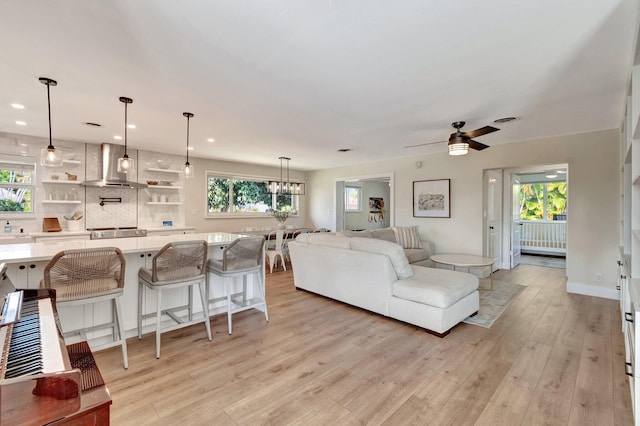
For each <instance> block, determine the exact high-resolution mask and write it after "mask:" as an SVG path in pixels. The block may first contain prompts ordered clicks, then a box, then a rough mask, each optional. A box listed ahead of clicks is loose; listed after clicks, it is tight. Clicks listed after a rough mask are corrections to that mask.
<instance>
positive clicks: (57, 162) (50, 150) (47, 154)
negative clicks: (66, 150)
mask: <svg viewBox="0 0 640 426" xmlns="http://www.w3.org/2000/svg"><path fill="white" fill-rule="evenodd" d="M38 80H39V81H40V83H42V84H44V85H46V86H47V110H48V112H49V146H48V147H46V148H44V149H42V150H41V151H40V165H42V166H49V167H59V166H62V151H60V150H59V149H56V148H55V147H54V146H53V138H52V137H51V93H50V89H51V86H57V85H58V82H57V81H55V80H52V79H50V78H47V77H40V78H39V79H38Z"/></svg>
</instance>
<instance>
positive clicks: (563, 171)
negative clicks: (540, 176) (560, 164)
mask: <svg viewBox="0 0 640 426" xmlns="http://www.w3.org/2000/svg"><path fill="white" fill-rule="evenodd" d="M557 172H558V173H560V174H563V175H566V174H567V171H566V170H558V171H557Z"/></svg>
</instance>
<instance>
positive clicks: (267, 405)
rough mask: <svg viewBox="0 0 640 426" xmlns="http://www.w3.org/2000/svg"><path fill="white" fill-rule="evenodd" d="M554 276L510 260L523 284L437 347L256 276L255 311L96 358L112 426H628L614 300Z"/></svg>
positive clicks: (434, 341)
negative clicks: (124, 356) (495, 315)
mask: <svg viewBox="0 0 640 426" xmlns="http://www.w3.org/2000/svg"><path fill="white" fill-rule="evenodd" d="M564 273H565V271H564V270H562V269H557V268H544V267H539V266H530V265H520V266H519V267H518V268H516V269H515V270H514V271H499V272H497V273H496V275H495V279H496V280H505V281H511V282H515V283H519V284H523V285H525V286H527V288H526V289H525V290H524V291H523V292H522V293H520V295H519V296H518V298H517V299H516V300H515V301H514V302H513V303H512V304H511V305H510V306H509V308H508V309H507V310H506V311H505V312H504V313H503V314H502V316H501V317H500V318H499V319H498V320H497V321H496V322H495V323H494V324H493V326H492V328H491V329H484V328H481V327H477V326H473V325H468V324H460V325H459V326H457V327H456V328H454V330H453V331H452V332H451V334H449V335H448V336H447V337H445V338H444V339H439V338H437V337H434V336H432V335H430V334H427V333H425V332H424V331H422V330H420V329H418V328H416V327H413V326H411V325H408V324H404V323H402V322H399V321H395V320H391V319H388V318H384V317H381V316H378V315H375V314H372V313H369V312H366V311H364V310H360V309H357V308H352V307H349V306H347V305H344V304H341V303H339V302H335V301H331V300H329V299H325V298H323V297H320V296H316V295H313V294H310V293H307V292H304V291H296V290H295V289H294V286H293V276H292V274H291V272H290V271H288V272H282V271H279V272H275V271H274V273H273V274H271V275H270V274H267V275H268V279H267V297H268V302H269V314H270V322H269V323H268V324H267V323H265V321H264V316H263V314H262V313H260V312H257V311H247V312H242V313H240V314H236V315H234V320H233V322H234V334H233V335H232V336H229V335H228V334H227V328H226V327H227V326H226V316H216V317H214V318H213V319H212V321H211V324H212V329H213V332H214V336H213V341H212V342H209V341H207V339H206V333H205V329H204V326H203V325H197V326H192V327H189V328H186V329H182V330H177V331H174V332H171V333H167V334H164V335H163V337H162V339H163V343H162V357H161V358H160V359H159V360H156V358H155V349H154V337H153V336H152V335H147V336H145V337H144V338H143V339H142V340H141V341H138V340H137V339H135V338H134V339H129V340H128V343H129V366H130V367H129V369H128V370H126V371H125V370H123V369H122V367H121V355H120V350H119V348H112V349H109V350H105V351H102V352H98V353H97V354H96V359H97V361H98V365H99V367H100V370H101V372H102V374H103V376H104V379H105V381H106V382H107V385H108V387H109V389H110V391H111V395H112V398H113V405H112V408H111V414H112V424H114V425H137V426H141V425H146V424H162V425H170V424H172V425H175V424H178V425H194V424H196V425H197V424H203V425H214V424H215V425H253V424H273V425H287V424H296V425H333V424H336V425H356V424H374V425H375V424H385V425H404V424H413V425H426V424H433V425H440V424H453V425H467V424H480V425H485V424H505V425H518V424H523V425H541V424H549V425H565V424H571V425H589V424H591V425H630V424H632V409H631V402H630V396H629V386H628V383H627V380H626V376H625V375H624V368H623V367H624V355H623V354H624V343H623V340H622V333H621V331H620V328H621V325H620V313H619V307H618V303H617V302H616V301H612V300H605V299H598V298H594V297H587V296H579V295H572V294H567V293H566V292H565V285H566V278H565V277H564Z"/></svg>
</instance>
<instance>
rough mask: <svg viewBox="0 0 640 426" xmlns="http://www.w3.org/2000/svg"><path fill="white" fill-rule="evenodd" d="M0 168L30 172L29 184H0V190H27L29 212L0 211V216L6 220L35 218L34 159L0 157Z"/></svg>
mask: <svg viewBox="0 0 640 426" xmlns="http://www.w3.org/2000/svg"><path fill="white" fill-rule="evenodd" d="M0 168H3V169H9V170H10V169H12V168H15V169H18V168H20V169H23V170H31V171H32V175H31V183H4V182H0V188H27V189H29V190H30V191H31V211H29V212H16V211H0V216H1V217H3V218H7V219H31V218H34V217H35V216H36V205H37V203H36V188H37V186H36V180H37V176H36V159H35V158H33V157H21V156H16V155H8V154H3V155H0Z"/></svg>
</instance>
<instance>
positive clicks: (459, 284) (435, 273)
mask: <svg viewBox="0 0 640 426" xmlns="http://www.w3.org/2000/svg"><path fill="white" fill-rule="evenodd" d="M411 269H413V277H411V278H408V279H404V280H398V281H396V282H394V283H393V285H392V294H393V295H394V296H395V297H399V298H401V299H405V300H411V301H414V302H418V303H423V304H425V305H430V306H435V307H438V308H443V309H444V308H448V307H449V306H451V305H453V304H454V303H456V302H457V301H458V300H460V299H462V298H463V297H465V296H467V295H468V294H471V293H473V292H474V291H476V290H477V289H478V277H476V276H475V275H471V274H467V273H466V272H456V271H450V270H446V269H434V268H424V267H422V266H413V267H412V268H411Z"/></svg>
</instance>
